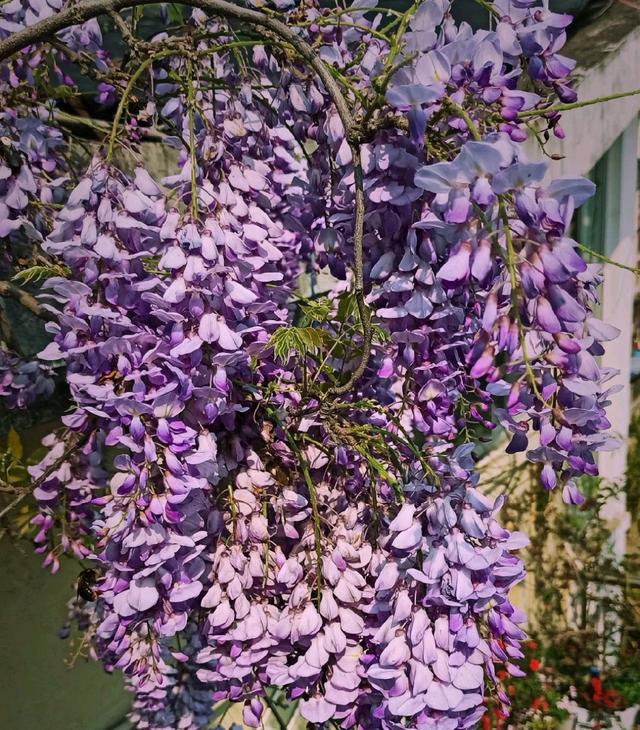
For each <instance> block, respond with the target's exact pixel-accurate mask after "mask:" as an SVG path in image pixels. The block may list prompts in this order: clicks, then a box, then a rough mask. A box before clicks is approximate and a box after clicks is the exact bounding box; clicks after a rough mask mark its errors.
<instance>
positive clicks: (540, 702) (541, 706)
mask: <svg viewBox="0 0 640 730" xmlns="http://www.w3.org/2000/svg"><path fill="white" fill-rule="evenodd" d="M531 707H532V708H533V709H534V710H542V711H543V712H546V711H547V710H548V709H549V703H548V702H547V698H546V697H544V696H543V695H540V697H536V698H535V700H534V701H533V702H532V703H531Z"/></svg>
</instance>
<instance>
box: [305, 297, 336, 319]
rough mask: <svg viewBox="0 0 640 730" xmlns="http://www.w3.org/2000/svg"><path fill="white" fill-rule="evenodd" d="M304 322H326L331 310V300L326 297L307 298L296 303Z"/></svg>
mask: <svg viewBox="0 0 640 730" xmlns="http://www.w3.org/2000/svg"><path fill="white" fill-rule="evenodd" d="M298 306H299V307H300V310H301V312H302V320H303V322H304V323H305V324H312V323H314V322H316V323H319V324H320V323H322V322H326V321H327V318H328V317H329V315H330V314H331V312H332V310H333V302H332V301H331V300H330V299H329V298H328V297H320V298H319V299H307V300H305V301H302V302H300V303H299V304H298Z"/></svg>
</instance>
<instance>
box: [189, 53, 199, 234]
mask: <svg viewBox="0 0 640 730" xmlns="http://www.w3.org/2000/svg"><path fill="white" fill-rule="evenodd" d="M195 104H196V99H195V94H194V89H193V62H192V60H191V58H189V59H188V61H187V112H188V116H189V157H190V159H191V217H192V218H193V220H194V221H196V220H198V160H197V157H196V128H195Z"/></svg>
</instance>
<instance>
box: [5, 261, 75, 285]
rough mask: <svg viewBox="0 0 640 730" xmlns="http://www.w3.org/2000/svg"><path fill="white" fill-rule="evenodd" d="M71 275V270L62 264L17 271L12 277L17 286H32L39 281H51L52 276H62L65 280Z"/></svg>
mask: <svg viewBox="0 0 640 730" xmlns="http://www.w3.org/2000/svg"><path fill="white" fill-rule="evenodd" d="M70 273H71V269H69V268H68V267H67V266H64V264H50V265H49V266H31V267H29V268H28V269H23V270H22V271H18V273H17V274H15V275H14V276H13V281H17V282H18V283H19V284H32V283H33V282H36V281H40V280H41V279H51V277H53V276H62V277H63V278H65V279H66V278H67V277H68V276H69V274H70Z"/></svg>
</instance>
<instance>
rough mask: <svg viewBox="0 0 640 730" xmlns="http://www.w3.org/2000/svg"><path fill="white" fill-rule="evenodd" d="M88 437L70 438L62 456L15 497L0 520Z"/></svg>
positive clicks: (0, 514)
mask: <svg viewBox="0 0 640 730" xmlns="http://www.w3.org/2000/svg"><path fill="white" fill-rule="evenodd" d="M88 438H89V437H88V436H86V435H78V434H76V435H75V436H74V437H72V438H71V440H70V442H69V445H68V446H67V448H66V449H65V451H64V453H63V454H62V456H60V457H59V458H57V459H56V460H55V461H54V462H53V464H51V466H49V467H47V469H45V471H44V472H43V473H42V474H41V475H40V476H39V477H38V478H37V479H36V480H35V482H34V483H33V484H32V485H31V488H30V489H29V490H28V491H26V492H23V493H22V494H20V495H19V496H18V497H16V498H15V499H14V500H13V501H12V502H10V503H9V504H8V505H7V506H6V507H5V508H4V509H3V510H2V511H0V519H2V518H3V517H4V516H5V515H6V514H8V513H9V512H11V510H12V509H14V508H15V507H17V506H18V505H19V504H20V502H22V500H23V499H24V498H25V497H26V496H27V495H29V494H33V492H34V491H35V490H36V489H37V488H38V487H39V486H40V485H41V484H43V483H44V482H46V480H47V479H48V478H49V477H50V476H51V474H53V472H54V471H55V470H56V469H58V468H59V467H60V466H62V464H64V462H65V461H66V460H67V459H68V458H69V457H70V456H71V454H73V452H74V451H76V449H78V448H79V447H80V446H81V445H82V443H83V441H86V440H87V439H88Z"/></svg>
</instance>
